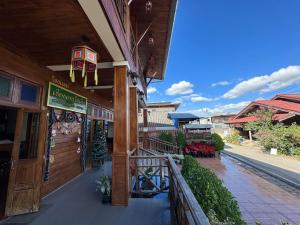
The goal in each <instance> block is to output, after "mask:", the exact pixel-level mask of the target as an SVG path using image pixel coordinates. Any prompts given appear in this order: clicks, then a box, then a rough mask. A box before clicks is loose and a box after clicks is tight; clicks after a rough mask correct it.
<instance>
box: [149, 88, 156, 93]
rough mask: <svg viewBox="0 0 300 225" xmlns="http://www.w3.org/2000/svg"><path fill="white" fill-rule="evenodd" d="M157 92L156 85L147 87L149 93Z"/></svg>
mask: <svg viewBox="0 0 300 225" xmlns="http://www.w3.org/2000/svg"><path fill="white" fill-rule="evenodd" d="M155 92H157V89H156V88H155V87H148V88H147V93H148V94H152V93H155Z"/></svg>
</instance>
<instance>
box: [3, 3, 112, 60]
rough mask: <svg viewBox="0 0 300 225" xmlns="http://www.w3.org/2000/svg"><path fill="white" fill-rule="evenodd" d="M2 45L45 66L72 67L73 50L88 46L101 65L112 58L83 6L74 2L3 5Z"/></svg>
mask: <svg viewBox="0 0 300 225" xmlns="http://www.w3.org/2000/svg"><path fill="white" fill-rule="evenodd" d="M0 26H1V29H0V37H1V41H3V42H5V43H7V44H9V45H12V46H14V47H15V48H16V49H19V50H21V51H23V52H24V53H26V54H28V55H29V56H30V57H31V58H33V59H34V60H36V61H38V62H39V63H41V64H42V65H61V64H69V63H70V58H71V49H72V47H74V46H77V45H88V46H90V47H91V48H92V49H94V50H95V51H97V52H98V53H99V61H100V62H111V61H112V58H111V56H110V54H109V53H108V51H107V50H106V48H105V47H104V45H103V43H102V42H101V40H100V38H99V36H98V35H97V33H96V31H95V30H94V28H93V27H92V25H91V24H90V22H89V20H88V18H87V17H86V15H85V14H84V12H83V11H82V9H81V7H80V5H79V4H78V2H77V1H74V0H60V1H56V0H47V1H37V0H28V1H26V3H24V1H23V0H10V1H2V2H1V3H0Z"/></svg>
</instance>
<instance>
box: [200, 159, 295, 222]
mask: <svg viewBox="0 0 300 225" xmlns="http://www.w3.org/2000/svg"><path fill="white" fill-rule="evenodd" d="M198 161H199V162H200V164H201V165H203V166H205V167H207V168H210V169H212V170H213V171H214V172H215V173H216V174H217V176H219V178H220V179H222V180H223V182H224V184H225V186H226V187H227V188H228V189H229V190H230V191H231V192H232V194H233V195H234V196H235V198H236V200H237V201H238V204H239V206H240V209H241V212H242V215H243V217H244V219H245V221H246V222H247V224H250V225H254V224H255V222H256V221H260V222H261V223H262V224H263V225H275V224H281V223H280V222H281V221H285V222H290V223H291V224H293V225H300V191H298V190H297V189H293V188H290V187H283V186H282V185H285V183H283V184H282V182H281V181H278V180H277V179H274V178H273V179H272V178H270V179H269V178H267V177H265V176H266V175H265V174H260V173H259V172H257V171H254V169H253V168H252V167H249V166H247V165H245V164H242V163H240V162H239V161H237V160H234V159H232V158H230V157H229V156H222V157H221V160H219V159H217V158H199V159H198ZM276 182H278V183H276Z"/></svg>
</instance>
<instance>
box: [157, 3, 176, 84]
mask: <svg viewBox="0 0 300 225" xmlns="http://www.w3.org/2000/svg"><path fill="white" fill-rule="evenodd" d="M177 3H178V1H177V0H172V4H171V10H170V19H169V30H168V37H167V45H166V53H165V60H164V65H163V71H162V75H161V80H164V79H165V73H166V68H167V65H168V58H169V52H170V44H171V41H172V34H173V27H174V23H175V17H176V9H177Z"/></svg>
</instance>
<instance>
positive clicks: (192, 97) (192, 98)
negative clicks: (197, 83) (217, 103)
mask: <svg viewBox="0 0 300 225" xmlns="http://www.w3.org/2000/svg"><path fill="white" fill-rule="evenodd" d="M175 101H176V102H184V101H191V102H211V101H213V99H212V98H207V97H203V96H201V95H199V94H190V95H185V96H181V97H179V98H176V99H175Z"/></svg>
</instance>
